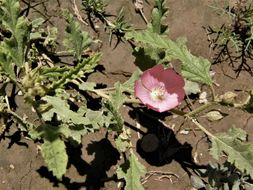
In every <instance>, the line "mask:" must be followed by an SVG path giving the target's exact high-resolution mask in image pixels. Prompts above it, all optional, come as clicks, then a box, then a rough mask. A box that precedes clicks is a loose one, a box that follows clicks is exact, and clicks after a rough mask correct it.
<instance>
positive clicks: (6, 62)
mask: <svg viewBox="0 0 253 190" xmlns="http://www.w3.org/2000/svg"><path fill="white" fill-rule="evenodd" d="M0 65H1V68H2V69H3V71H4V74H6V75H9V77H10V78H12V79H15V77H16V76H15V72H14V64H12V61H11V57H10V55H8V53H6V50H4V49H3V48H2V47H0Z"/></svg>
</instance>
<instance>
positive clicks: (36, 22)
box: [32, 17, 45, 28]
mask: <svg viewBox="0 0 253 190" xmlns="http://www.w3.org/2000/svg"><path fill="white" fill-rule="evenodd" d="M44 22H45V19H44V18H41V17H40V18H35V19H34V20H32V27H33V28H38V27H40V26H41V25H42V24H43V23H44Z"/></svg>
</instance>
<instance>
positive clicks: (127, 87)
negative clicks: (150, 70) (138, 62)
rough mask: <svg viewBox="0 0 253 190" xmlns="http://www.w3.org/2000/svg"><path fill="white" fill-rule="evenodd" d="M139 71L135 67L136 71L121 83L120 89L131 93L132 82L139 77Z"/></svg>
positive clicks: (132, 89)
mask: <svg viewBox="0 0 253 190" xmlns="http://www.w3.org/2000/svg"><path fill="white" fill-rule="evenodd" d="M140 75H141V71H140V70H139V69H138V68H137V69H136V71H134V73H133V74H132V76H131V77H130V78H129V79H128V80H127V81H126V82H124V83H123V84H122V90H123V91H124V92H129V93H131V94H133V92H134V83H135V81H136V80H138V79H139V78H140Z"/></svg>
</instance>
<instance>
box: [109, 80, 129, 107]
mask: <svg viewBox="0 0 253 190" xmlns="http://www.w3.org/2000/svg"><path fill="white" fill-rule="evenodd" d="M114 87H115V91H114V92H113V93H111V95H110V100H111V103H112V105H113V106H114V107H115V109H116V110H119V109H120V107H121V106H122V105H123V104H124V102H125V101H126V99H127V97H126V95H125V94H123V88H122V85H121V84H120V83H119V82H116V83H115V84H114Z"/></svg>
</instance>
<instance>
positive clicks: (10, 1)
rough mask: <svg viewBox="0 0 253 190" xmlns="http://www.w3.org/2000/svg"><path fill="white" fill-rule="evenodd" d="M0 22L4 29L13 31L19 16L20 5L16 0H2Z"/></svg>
mask: <svg viewBox="0 0 253 190" xmlns="http://www.w3.org/2000/svg"><path fill="white" fill-rule="evenodd" d="M0 8H1V11H2V14H1V15H2V16H1V17H2V18H1V19H2V23H3V26H4V27H5V29H7V30H10V31H11V32H12V33H14V31H15V28H16V25H17V20H18V17H19V12H20V6H19V1H17V0H3V1H2V5H1V7H0ZM1 11H0V12H1Z"/></svg>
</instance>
